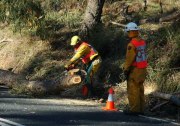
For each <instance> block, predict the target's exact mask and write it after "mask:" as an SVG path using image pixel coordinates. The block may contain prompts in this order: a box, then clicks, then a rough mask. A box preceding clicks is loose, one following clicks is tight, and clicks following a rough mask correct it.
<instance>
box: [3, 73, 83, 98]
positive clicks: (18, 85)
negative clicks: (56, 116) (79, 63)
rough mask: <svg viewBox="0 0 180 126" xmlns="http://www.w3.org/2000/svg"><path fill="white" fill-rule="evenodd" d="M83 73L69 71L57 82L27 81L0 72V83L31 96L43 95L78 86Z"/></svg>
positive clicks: (13, 74)
mask: <svg viewBox="0 0 180 126" xmlns="http://www.w3.org/2000/svg"><path fill="white" fill-rule="evenodd" d="M82 74H84V71H83V70H82V71H81V70H75V71H73V70H72V71H69V72H68V73H67V74H66V75H64V76H63V77H62V78H59V80H58V81H29V80H27V79H26V78H25V77H24V76H22V75H19V74H15V73H13V72H11V71H7V70H0V83H1V84H5V85H7V86H8V87H9V88H12V89H15V90H22V91H25V92H26V93H30V94H32V95H35V96H36V95H43V94H47V93H57V92H60V91H62V90H63V89H65V88H70V87H71V86H74V85H80V84H81V82H82V79H83V78H82Z"/></svg>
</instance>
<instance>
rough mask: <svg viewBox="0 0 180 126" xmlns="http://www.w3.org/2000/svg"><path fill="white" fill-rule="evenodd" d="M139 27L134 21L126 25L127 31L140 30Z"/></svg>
mask: <svg viewBox="0 0 180 126" xmlns="http://www.w3.org/2000/svg"><path fill="white" fill-rule="evenodd" d="M138 30H139V28H138V26H137V24H135V23H134V22H130V23H128V24H127V25H126V26H125V32H128V31H138Z"/></svg>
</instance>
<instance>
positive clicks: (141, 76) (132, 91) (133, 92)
mask: <svg viewBox="0 0 180 126" xmlns="http://www.w3.org/2000/svg"><path fill="white" fill-rule="evenodd" d="M146 75H147V71H146V69H145V68H144V69H139V68H136V67H133V68H132V69H130V74H129V77H128V80H127V93H128V100H129V107H130V111H131V112H144V106H145V99H144V85H143V83H144V81H145V78H146Z"/></svg>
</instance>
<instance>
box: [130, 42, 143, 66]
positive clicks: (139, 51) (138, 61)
mask: <svg viewBox="0 0 180 126" xmlns="http://www.w3.org/2000/svg"><path fill="white" fill-rule="evenodd" d="M131 43H132V44H133V45H134V46H135V47H136V57H135V61H134V62H133V64H132V66H136V67H137V68H146V67H147V59H146V53H145V48H146V43H145V41H144V40H139V41H138V40H137V39H132V40H131Z"/></svg>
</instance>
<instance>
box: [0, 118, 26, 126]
mask: <svg viewBox="0 0 180 126" xmlns="http://www.w3.org/2000/svg"><path fill="white" fill-rule="evenodd" d="M0 125H2V126H11V125H13V126H25V125H22V124H19V123H16V122H13V121H10V120H7V119H3V118H0Z"/></svg>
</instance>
